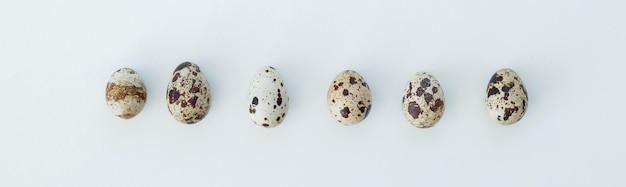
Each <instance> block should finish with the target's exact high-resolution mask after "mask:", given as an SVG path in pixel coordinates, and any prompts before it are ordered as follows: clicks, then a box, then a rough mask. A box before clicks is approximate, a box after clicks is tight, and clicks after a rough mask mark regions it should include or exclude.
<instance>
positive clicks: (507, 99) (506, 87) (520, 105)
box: [486, 68, 528, 125]
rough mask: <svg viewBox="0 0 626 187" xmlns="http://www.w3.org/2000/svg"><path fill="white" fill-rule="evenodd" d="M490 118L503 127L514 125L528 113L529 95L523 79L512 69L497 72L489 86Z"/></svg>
mask: <svg viewBox="0 0 626 187" xmlns="http://www.w3.org/2000/svg"><path fill="white" fill-rule="evenodd" d="M486 105H487V111H488V112H489V116H491V118H493V119H494V120H496V121H497V122H498V123H500V124H503V125H510V124H513V123H515V122H517V121H519V120H520V119H522V117H524V113H526V109H527V108H528V94H527V93H526V88H524V83H523V82H522V79H521V78H520V77H519V75H517V73H515V71H513V70H512V69H508V68H504V69H501V70H498V71H496V73H495V74H493V76H492V77H491V80H490V81H489V84H488V85H487V99H486Z"/></svg>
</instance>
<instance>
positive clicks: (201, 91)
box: [166, 62, 211, 124]
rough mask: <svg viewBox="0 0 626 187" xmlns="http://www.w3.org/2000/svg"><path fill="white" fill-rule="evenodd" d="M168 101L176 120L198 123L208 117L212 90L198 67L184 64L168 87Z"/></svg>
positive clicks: (174, 74) (177, 69)
mask: <svg viewBox="0 0 626 187" xmlns="http://www.w3.org/2000/svg"><path fill="white" fill-rule="evenodd" d="M166 100H167V108H168V109H169V111H170V113H171V114H172V116H173V117H174V119H176V120H177V121H180V122H182V123H187V124H193V123H197V122H199V121H200V120H202V119H203V118H204V117H205V116H206V115H207V113H208V112H209V108H210V107H211V90H210V89H209V82H208V81H207V78H206V77H205V76H204V74H203V73H202V71H200V67H198V65H196V64H193V63H191V62H184V63H182V64H180V65H178V67H176V69H175V70H174V73H172V78H171V79H170V82H169V84H168V86H167V95H166Z"/></svg>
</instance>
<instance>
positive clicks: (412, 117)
mask: <svg viewBox="0 0 626 187" xmlns="http://www.w3.org/2000/svg"><path fill="white" fill-rule="evenodd" d="M443 111H444V97H443V89H441V86H440V85H439V81H438V80H437V79H436V78H435V77H434V76H433V75H431V74H430V73H427V72H418V73H417V74H415V76H414V77H413V79H411V81H409V83H408V84H407V86H406V89H404V96H403V97H402V112H403V113H404V117H406V119H407V120H408V121H409V122H410V123H411V124H412V125H413V126H416V127H419V128H428V127H432V126H434V125H435V124H436V123H437V122H438V121H439V120H440V119H441V116H443Z"/></svg>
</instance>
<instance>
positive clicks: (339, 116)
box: [327, 70, 372, 125]
mask: <svg viewBox="0 0 626 187" xmlns="http://www.w3.org/2000/svg"><path fill="white" fill-rule="evenodd" d="M327 104H328V110H329V111H330V114H331V115H332V116H333V117H334V118H335V119H336V120H337V121H338V122H339V123H342V124H344V125H355V124H357V123H359V122H361V121H363V120H364V119H365V118H366V117H367V115H368V114H369V112H370V110H371V108H372V95H371V93H370V88H369V86H368V85H367V82H366V81H365V79H364V78H363V77H362V76H361V75H359V74H358V73H357V72H355V71H352V70H345V71H342V72H341V73H339V74H338V75H337V76H336V77H335V79H334V80H333V82H332V84H331V85H330V87H329V88H328V97H327Z"/></svg>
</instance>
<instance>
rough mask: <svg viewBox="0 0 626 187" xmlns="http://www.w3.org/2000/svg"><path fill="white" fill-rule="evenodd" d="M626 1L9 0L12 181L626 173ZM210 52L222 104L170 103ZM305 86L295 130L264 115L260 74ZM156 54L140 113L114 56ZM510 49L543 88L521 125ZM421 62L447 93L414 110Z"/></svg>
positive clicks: (600, 179) (590, 181) (567, 179)
mask: <svg viewBox="0 0 626 187" xmlns="http://www.w3.org/2000/svg"><path fill="white" fill-rule="evenodd" d="M625 6H626V3H625V2H624V1H618V0H613V1H612V0H599V1H566V0H562V1H560V0H548V1H546V0H527V1H512V0H505V1H500V0H477V1H471V0H467V1H466V0H452V1H439V0H426V1H422V0H421V1H408V0H407V1H386V0H380V1H371V0H366V1H356V0H355V1H336V0H321V1H313V0H311V1H306V0H303V1H288V0H285V1H281V0H269V1H255V0H249V1H246V0H228V1H219V0H215V1H183V2H181V1H102V2H86V1H70V0H64V1H18V0H8V1H6V0H5V1H0V25H1V26H0V27H1V29H0V63H1V64H2V69H3V71H2V73H0V80H1V81H2V89H1V91H0V98H2V100H3V102H2V104H1V107H0V110H1V111H0V112H1V117H0V149H2V152H1V154H0V186H422V185H424V186H625V185H626V177H624V172H625V169H626V146H625V145H626V144H625V143H626V136H625V135H624V133H625V132H626V125H625V123H624V119H623V116H624V114H623V113H624V111H625V110H624V106H625V104H626V102H625V101H624V99H623V98H622V95H623V94H624V92H625V91H626V89H625V88H624V85H623V84H624V80H625V79H624V77H623V76H621V75H622V74H623V67H624V66H623V63H624V62H625V61H626V56H625V55H624V53H625V52H626V21H624V18H626V12H625V11H624V10H623V8H624V7H625ZM183 61H191V62H194V63H197V64H198V65H199V66H200V67H201V68H202V70H203V71H204V72H205V74H206V76H207V77H208V79H209V83H210V86H211V92H212V94H213V98H214V100H213V101H214V102H213V103H212V107H211V110H210V112H209V114H208V116H207V117H206V118H205V119H204V120H203V121H201V122H199V123H198V124H196V125H183V124H181V123H178V122H177V121H175V120H174V119H173V118H172V117H171V116H170V114H169V113H168V111H167V107H166V103H165V102H166V99H165V92H166V90H165V88H166V87H167V81H168V79H169V78H170V75H171V73H172V71H173V70H174V68H175V67H176V65H178V64H179V63H181V62H183ZM265 65H272V66H274V67H276V68H277V69H278V70H279V71H280V73H281V75H282V76H283V78H284V79H285V82H286V85H287V86H288V89H289V91H290V93H289V96H290V98H291V99H290V105H291V106H290V107H289V114H288V116H287V117H286V119H285V121H284V122H283V124H281V125H280V126H278V127H277V128H272V129H265V128H261V127H258V126H256V125H254V124H252V122H251V121H250V118H249V117H248V114H247V101H246V92H247V88H248V85H249V82H250V80H251V79H252V77H253V75H254V72H255V71H256V70H257V69H258V68H260V67H262V66H265ZM121 67H130V68H133V69H135V70H137V71H138V72H139V73H140V74H141V75H142V76H143V79H144V81H145V83H146V86H147V88H148V101H147V103H146V106H145V108H144V110H143V112H141V113H140V114H139V115H138V116H136V117H135V118H133V119H131V120H122V119H119V118H117V117H115V116H113V115H112V114H111V113H110V112H109V111H108V109H107V108H106V104H105V99H104V90H105V86H106V82H107V80H108V79H109V77H110V75H111V73H113V72H114V71H115V70H117V69H119V68H121ZM502 67H510V68H513V69H514V70H515V71H517V72H518V74H520V76H521V77H522V79H523V81H524V82H525V84H526V86H527V89H528V94H529V100H530V101H529V110H528V112H527V113H526V115H525V117H524V118H523V119H522V120H521V121H520V122H518V123H517V124H515V125H513V126H502V125H498V124H497V123H496V122H494V121H492V120H491V119H490V118H489V116H488V114H487V111H486V109H485V104H484V100H485V89H486V86H487V82H488V80H489V78H490V76H491V75H492V73H493V72H495V71H496V70H498V69H500V68H502ZM344 69H353V70H356V71H357V72H359V73H360V74H361V75H362V76H363V77H365V79H366V80H367V81H368V83H369V85H370V87H371V89H372V96H373V107H372V111H371V113H370V116H369V117H368V118H367V119H366V120H365V121H363V122H362V123H361V124H359V125H356V126H350V127H348V126H344V125H341V124H339V123H337V122H336V121H334V120H333V118H332V117H331V116H330V114H329V113H328V111H327V108H326V102H324V101H325V99H326V91H327V88H328V86H329V85H330V82H331V80H332V79H333V77H334V76H335V75H336V74H337V73H338V72H340V71H341V70H344ZM418 71H428V72H430V73H432V74H433V75H435V76H436V77H437V78H438V79H439V81H440V83H441V85H442V87H443V89H444V91H445V93H446V95H445V96H446V111H445V114H444V116H443V118H442V119H441V121H439V123H438V124H437V125H436V126H435V127H434V128H431V129H418V128H415V127H413V126H411V125H410V124H409V123H408V122H407V121H406V120H405V119H404V117H403V116H402V112H401V111H400V103H401V97H402V91H403V88H404V86H405V84H406V82H407V81H408V80H409V79H410V78H411V76H412V75H413V74H414V73H415V72H418Z"/></svg>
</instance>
